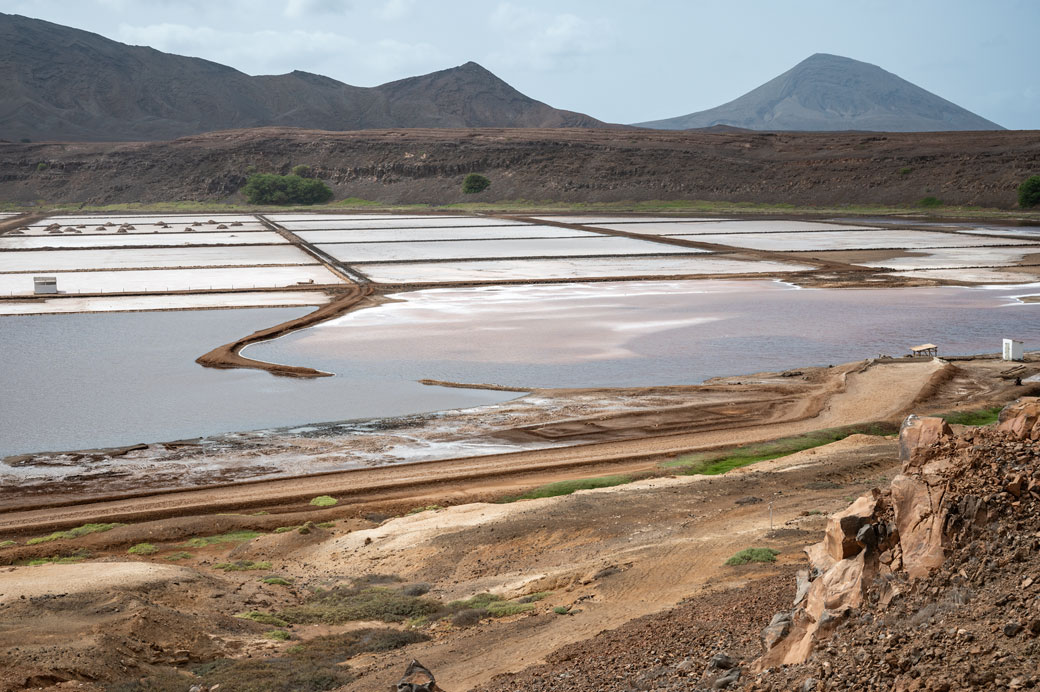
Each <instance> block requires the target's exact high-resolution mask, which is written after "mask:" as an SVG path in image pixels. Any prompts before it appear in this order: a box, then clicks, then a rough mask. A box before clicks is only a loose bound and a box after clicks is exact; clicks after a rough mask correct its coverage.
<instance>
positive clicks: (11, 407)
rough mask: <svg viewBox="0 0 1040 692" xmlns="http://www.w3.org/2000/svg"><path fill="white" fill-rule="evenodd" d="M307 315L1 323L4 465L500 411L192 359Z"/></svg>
mask: <svg viewBox="0 0 1040 692" xmlns="http://www.w3.org/2000/svg"><path fill="white" fill-rule="evenodd" d="M310 310H311V308H268V309H246V310H205V311H197V312H162V313H118V314H93V315H36V316H16V317H0V353H3V354H4V359H5V362H4V367H3V368H2V369H0V457H4V456H7V455H11V454H23V453H27V452H41V451H61V450H67V449H86V448H94V447H111V446H118V445H128V444H134V443H138V442H157V441H164V440H176V439H183V438H192V437H198V436H200V435H212V434H218V433H223V432H233V431H238V430H253V429H258V428H267V427H276V426H284V425H300V424H304V423H311V422H315V421H326V420H342V419H350V418H361V417H369V416H397V415H401V414H405V413H416V412H421V411H435V410H442V409H447V408H456V407H467V406H476V405H481V404H487V403H494V402H499V401H506V400H508V399H511V398H513V397H515V396H517V395H516V394H515V393H510V392H485V391H478V390H463V389H444V388H440V387H425V386H423V385H420V384H417V383H415V382H414V381H413V379H412V378H408V377H407V376H404V374H403V373H397V372H393V371H391V370H388V369H382V370H378V371H372V372H368V373H365V372H360V371H354V372H352V373H351V374H350V379H349V381H348V380H346V379H345V378H339V377H335V378H333V377H325V378H321V379H315V380H298V379H290V378H282V377H274V376H272V375H270V374H268V373H266V372H260V371H257V370H213V369H209V368H203V367H201V366H199V365H197V364H196V363H195V362H194V361H195V359H196V358H197V357H198V356H200V355H202V354H203V353H205V352H206V351H208V350H210V349H211V348H213V347H214V346H217V345H219V344H222V343H226V342H228V341H232V340H233V339H235V338H237V337H240V336H243V335H245V334H249V333H251V332H254V331H256V330H257V329H261V328H264V327H269V326H271V325H272V324H277V323H279V322H284V321H286V320H290V319H293V318H295V317H298V316H300V315H304V314H306V313H307V312H310Z"/></svg>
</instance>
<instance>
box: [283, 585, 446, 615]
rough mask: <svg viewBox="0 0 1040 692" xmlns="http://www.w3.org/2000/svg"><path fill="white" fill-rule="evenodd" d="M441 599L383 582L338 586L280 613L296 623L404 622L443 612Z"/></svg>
mask: <svg viewBox="0 0 1040 692" xmlns="http://www.w3.org/2000/svg"><path fill="white" fill-rule="evenodd" d="M441 609H442V605H441V603H440V602H439V601H435V600H432V599H428V598H418V597H414V596H407V595H405V594H403V593H401V592H400V591H399V590H397V589H391V588H387V587H383V586H363V585H362V584H361V583H357V584H354V585H352V586H337V587H336V588H334V589H332V590H330V591H322V592H320V593H316V594H314V595H313V596H311V597H310V598H308V599H307V601H306V602H305V603H304V604H303V605H299V606H294V607H291V608H287V609H286V610H284V611H282V612H281V613H280V614H279V615H280V617H282V618H283V619H284V620H287V621H288V622H292V623H296V624H301V625H305V624H315V623H324V624H327V625H340V624H343V623H345V622H353V621H357V620H381V621H383V622H403V621H405V620H408V619H409V618H419V617H424V616H427V615H433V614H435V613H438V612H440V611H441Z"/></svg>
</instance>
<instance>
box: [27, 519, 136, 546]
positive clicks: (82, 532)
mask: <svg viewBox="0 0 1040 692" xmlns="http://www.w3.org/2000/svg"><path fill="white" fill-rule="evenodd" d="M117 526H125V524H84V525H83V526H77V527H76V528H74V529H69V530H68V531H55V532H54V533H52V534H50V535H48V536H38V537H36V538H30V539H29V540H27V541H26V542H25V544H26V545H36V544H38V543H50V542H51V541H61V540H70V539H73V538H79V537H80V536H86V535H87V534H91V533H101V532H103V531H111V530H112V529H114V528H116V527H117Z"/></svg>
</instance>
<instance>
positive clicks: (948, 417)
mask: <svg viewBox="0 0 1040 692" xmlns="http://www.w3.org/2000/svg"><path fill="white" fill-rule="evenodd" d="M1003 408H1004V407H1003V406H991V407H989V408H982V409H977V410H975V411H950V412H949V413H940V414H939V417H940V418H942V419H943V420H945V421H946V422H947V423H949V424H950V425H990V424H991V423H996V422H997V419H998V418H999V417H1000V411H1001V409H1003Z"/></svg>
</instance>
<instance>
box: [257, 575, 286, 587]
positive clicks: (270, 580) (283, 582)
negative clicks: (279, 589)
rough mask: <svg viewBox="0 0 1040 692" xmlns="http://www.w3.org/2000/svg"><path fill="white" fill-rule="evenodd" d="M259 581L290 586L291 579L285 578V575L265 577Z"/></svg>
mask: <svg viewBox="0 0 1040 692" xmlns="http://www.w3.org/2000/svg"><path fill="white" fill-rule="evenodd" d="M260 581H262V582H263V583H265V584H272V585H274V586H292V581H290V580H288V579H286V578H285V577H265V578H264V579H261V580H260Z"/></svg>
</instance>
